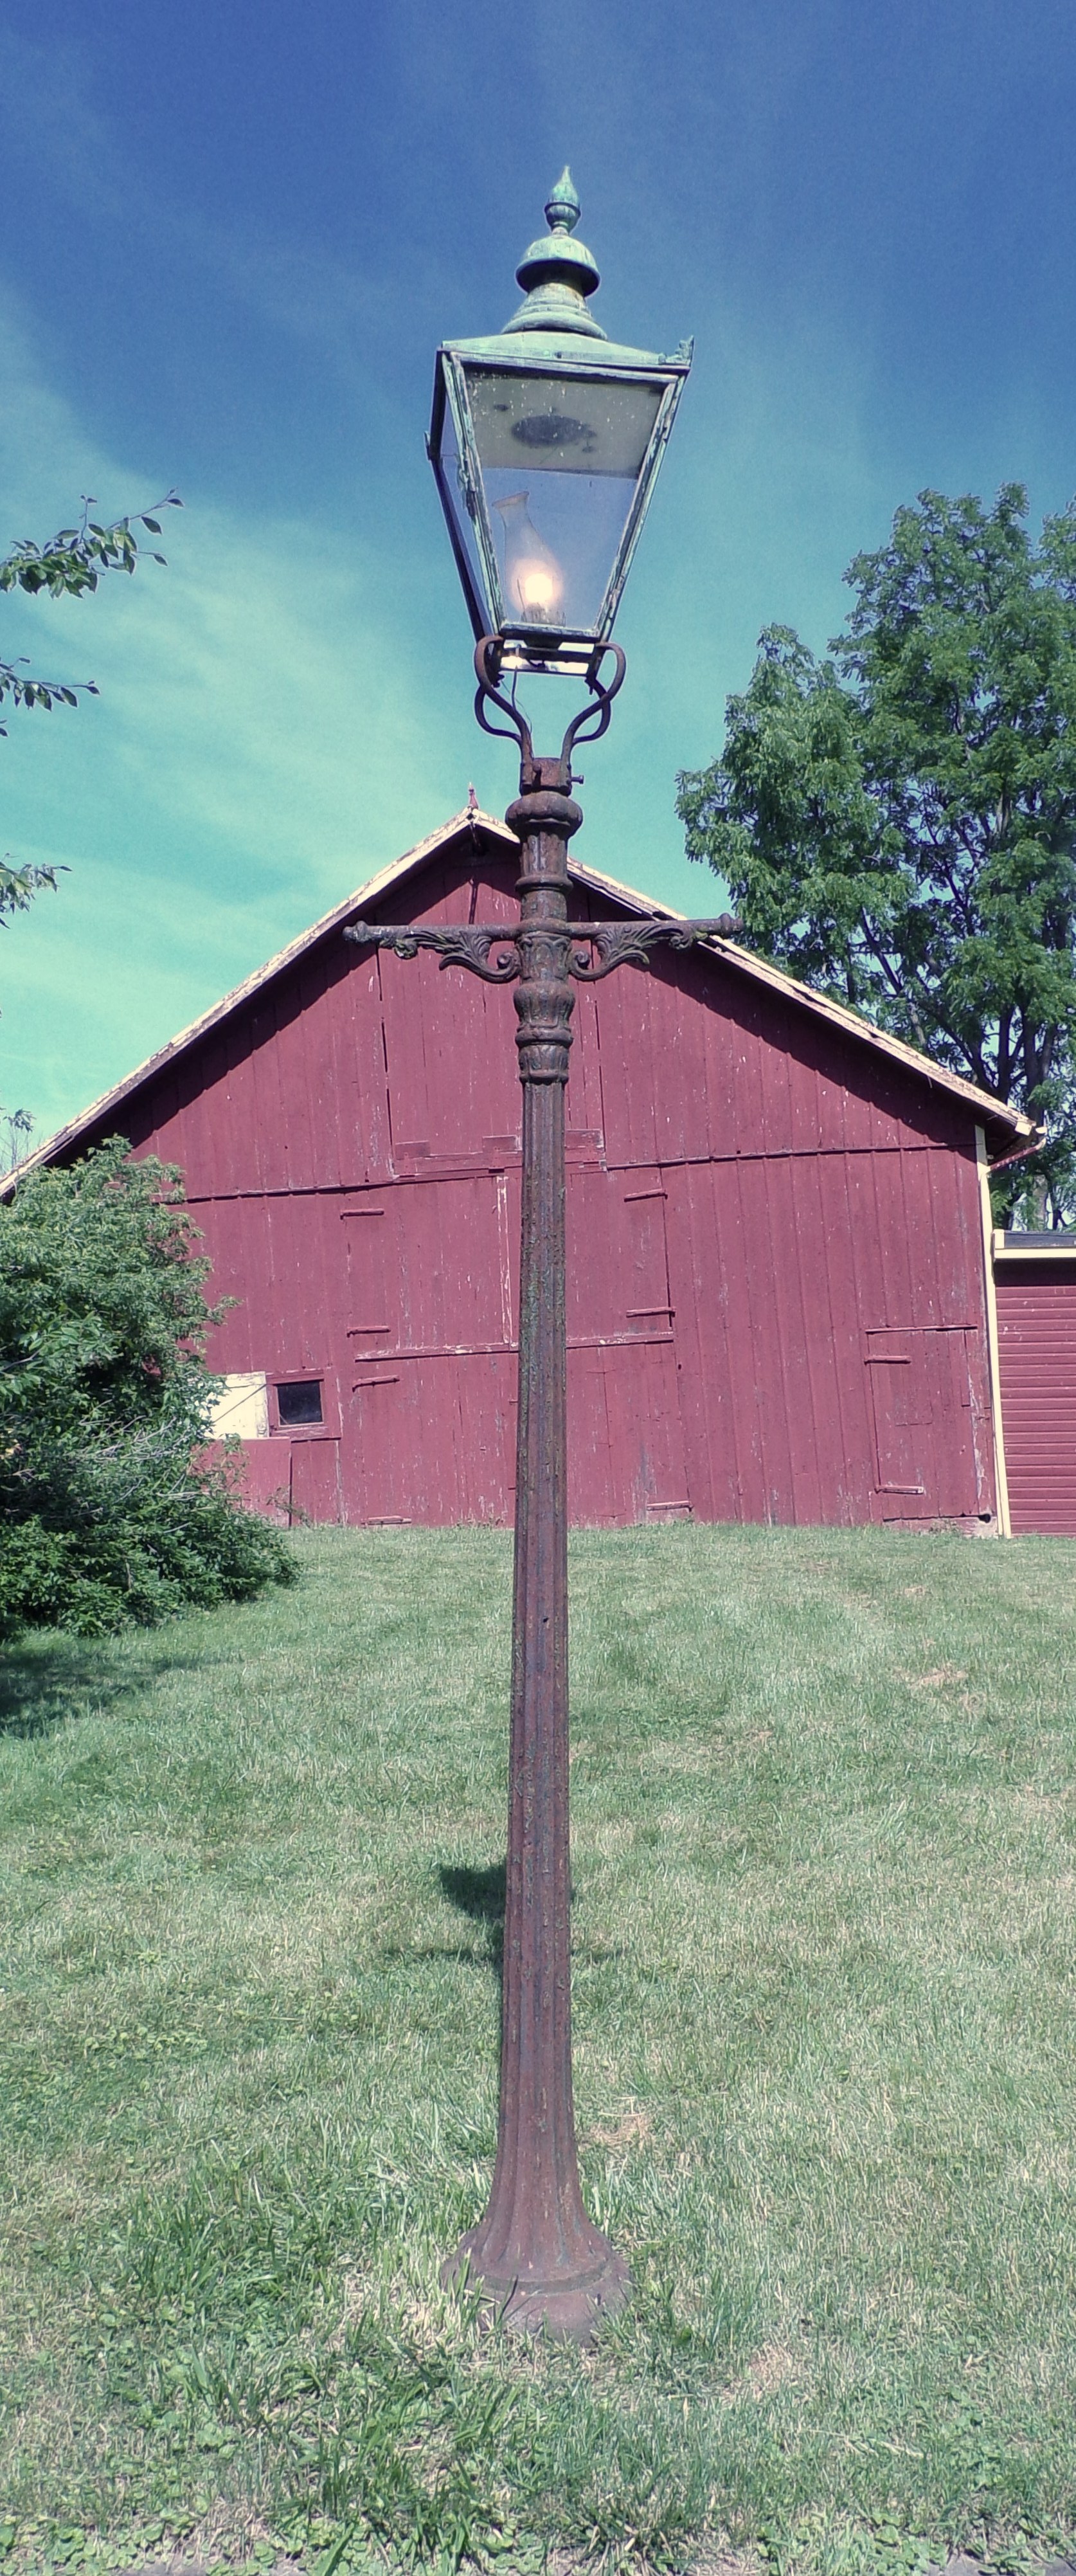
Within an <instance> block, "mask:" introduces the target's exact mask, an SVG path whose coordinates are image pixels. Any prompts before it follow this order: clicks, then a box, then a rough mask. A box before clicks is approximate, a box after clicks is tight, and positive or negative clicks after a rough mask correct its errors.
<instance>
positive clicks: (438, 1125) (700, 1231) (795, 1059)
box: [125, 842, 994, 1523]
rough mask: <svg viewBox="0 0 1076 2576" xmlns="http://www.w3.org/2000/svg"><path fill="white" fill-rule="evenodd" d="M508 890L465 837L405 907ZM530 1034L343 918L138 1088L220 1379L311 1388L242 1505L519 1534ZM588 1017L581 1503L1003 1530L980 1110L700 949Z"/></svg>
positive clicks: (261, 1461) (574, 1501) (580, 1229)
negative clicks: (202, 1300)
mask: <svg viewBox="0 0 1076 2576" xmlns="http://www.w3.org/2000/svg"><path fill="white" fill-rule="evenodd" d="M514 875H515V867H514V862H513V860H512V859H511V857H510V856H508V855H505V856H503V857H502V856H500V855H486V856H480V855H479V854H478V853H475V852H473V851H472V850H471V848H470V846H469V843H468V842H464V844H463V846H462V847H461V848H460V849H458V851H457V853H456V856H455V857H454V858H453V856H452V855H451V854H449V856H448V858H447V859H446V858H444V857H439V858H438V859H436V860H435V861H433V862H432V863H431V864H430V866H429V867H428V868H427V869H426V870H425V872H424V873H423V874H422V875H421V876H418V877H416V878H414V879H413V880H412V881H411V883H410V884H409V886H408V889H407V898H408V899H407V907H406V908H407V912H408V914H409V915H410V916H411V917H412V918H414V919H416V920H432V921H439V920H461V919H462V920H467V919H468V918H470V919H475V918H478V919H493V920H496V919H499V918H502V917H503V918H504V919H506V920H507V919H511V918H512V917H513V914H514V909H515V905H514V894H513V886H514ZM398 900H399V898H398V897H397V898H396V902H398ZM387 902H388V909H389V911H390V912H395V909H396V902H394V901H393V899H392V898H391V897H389V898H388V899H387ZM593 908H594V909H598V908H599V901H598V898H596V897H595V899H594V905H593ZM600 908H602V909H608V910H614V909H615V906H614V905H613V903H612V901H611V900H610V901H609V903H608V904H606V903H605V902H604V899H603V900H602V903H601V906H600ZM590 909H591V904H590V903H589V902H588V901H586V899H585V898H584V897H583V895H582V893H581V894H580V910H581V911H589V910H590ZM515 1025H516V1022H515V1013H514V1011H513V1009H512V1002H511V995H510V993H509V992H505V991H503V990H500V989H498V988H495V987H490V986H486V985H483V984H481V983H479V982H478V981H476V980H475V979H474V978H472V977H470V976H467V975H464V974H460V973H459V972H453V971H451V970H450V971H449V972H448V973H445V974H442V973H441V972H440V971H439V969H438V965H437V962H436V960H435V959H434V958H431V957H429V956H428V955H420V956H419V957H418V958H417V959H415V960H414V961H408V962H404V961H402V960H400V959H398V958H396V957H394V956H392V955H386V956H380V957H379V956H374V957H371V956H370V954H369V953H368V952H367V953H365V954H364V953H363V952H361V951H356V950H355V949H354V948H350V947H348V945H347V944H346V943H345V941H344V940H343V938H342V937H341V936H340V934H339V932H336V933H334V934H333V936H332V938H331V940H329V941H327V942H326V943H325V944H324V946H322V947H321V948H319V949H317V950H315V951H312V952H310V953H308V955H307V956H306V957H305V958H304V959H303V960H302V961H301V962H300V963H299V964H297V965H296V966H295V967H293V968H291V969H289V970H288V971H286V972H285V973H283V974H282V975H281V976H280V977H279V979H278V980H277V981H276V982H275V983H274V984H272V985H270V986H266V987H263V988H262V989H261V990H260V992H259V993H258V994H257V995H256V996H254V997H253V998H252V1000H251V1001H250V1002H249V1003H248V1004H247V1005H245V1006H242V1007H241V1008H239V1009H238V1010H237V1011H236V1012H235V1014H234V1016H233V1018H232V1019H231V1020H230V1021H229V1022H227V1023H225V1024H223V1025H221V1026H219V1027H218V1028H216V1029H215V1030H213V1031H212V1032H210V1033H208V1034H207V1036H206V1038H205V1040H204V1041H203V1042H202V1043H201V1044H200V1045H199V1046H198V1047H197V1048H196V1049H194V1050H192V1052H191V1054H190V1055H189V1056H188V1057H187V1058H185V1059H183V1060H181V1061H180V1063H179V1064H177V1065H176V1066H174V1067H171V1068H169V1069H168V1071H167V1072H166V1073H164V1074H162V1075H161V1076H160V1077H159V1078H158V1079H157V1080H156V1081H155V1082H150V1083H147V1085H146V1086H145V1088H144V1090H143V1091H142V1092H141V1093H139V1094H138V1095H137V1096H135V1097H133V1098H132V1099H131V1100H130V1101H129V1102H128V1103H127V1104H126V1109H125V1117H126V1121H127V1132H129V1133H130V1134H131V1140H132V1143H133V1144H134V1145H135V1147H136V1149H141V1150H152V1151H156V1152H158V1153H160V1154H162V1155H163V1156H165V1158H166V1159H168V1160H170V1161H175V1162H178V1163H179V1164H180V1165H181V1166H182V1167H183V1169H184V1171H185V1173H186V1175H187V1185H188V1194H189V1197H190V1199H191V1203H192V1206H193V1208H194V1211H195V1214H196V1217H197V1219H198V1222H199V1223H200V1224H201V1226H202V1227H203V1229H204V1233H205V1237H206V1248H207V1250H209V1252H210V1253H211V1254H212V1257H213V1262H214V1279H213V1286H214V1291H215V1293H217V1294H218V1295H222V1296H233V1297H235V1298H237V1299H238V1300H239V1303H238V1304H237V1305H236V1306H235V1307H234V1308H233V1309H232V1311H231V1312H230V1313H229V1314H228V1315H227V1316H226V1318H225V1320H224V1322H223V1323H222V1324H221V1326H220V1327H219V1329H218V1332H217V1334H216V1335H215V1338H214V1348H213V1358H214V1361H215V1364H216V1365H217V1366H218V1367H219V1368H221V1369H222V1370H237V1371H239V1370H266V1371H267V1372H269V1375H270V1380H271V1381H272V1378H273V1377H274V1376H276V1377H280V1376H295V1377H308V1376H312V1375H317V1376H319V1377H320V1378H321V1379H322V1383H323V1404H324V1415H325V1419H324V1424H323V1426H322V1428H321V1429H320V1430H319V1431H318V1432H316V1433H315V1434H314V1435H313V1436H310V1435H307V1434H306V1433H303V1434H298V1433H296V1434H294V1435H286V1434H283V1433H281V1432H279V1431H277V1432H275V1433H274V1434H272V1435H271V1436H270V1438H269V1439H268V1440H265V1441H260V1442H257V1443H254V1444H251V1475H252V1491H256V1493H257V1495H258V1496H259V1498H261V1499H263V1500H264V1499H265V1498H266V1497H268V1496H277V1497H279V1496H280V1495H281V1494H283V1495H284V1497H285V1500H286V1499H287V1497H288V1496H289V1495H290V1500H291V1507H292V1509H293V1511H295V1512H297V1513H298V1512H304V1513H306V1514H307V1515H308V1516H309V1517H310V1518H311V1519H321V1518H336V1517H342V1518H344V1519H346V1520H348V1521H352V1522H364V1521H375V1520H399V1521H416V1522H431V1523H436V1522H451V1521H455V1520H461V1519H475V1520H493V1521H506V1520H509V1519H510V1518H511V1514H512V1508H513V1476H514V1445H515V1357H514V1352H515V1338H514V1337H515V1314H516V1281H517V1270H518V1236H519V1135H520V1092H519V1084H518V1080H517V1076H516V1048H515V1044H514V1036H515ZM574 1033H575V1043H574V1045H573V1049H572V1057H571V1079H570V1082H569V1085H568V1094H567V1126H568V1165H569V1173H568V1234H569V1254H568V1336H569V1436H570V1459H569V1504H570V1509H571V1513H572V1516H573V1518H574V1519H575V1520H576V1521H597V1522H602V1521H605V1522H618V1523H619V1522H630V1521H643V1520H648V1519H651V1520H657V1521H660V1520H664V1519H669V1518H676V1517H678V1516H681V1515H684V1514H687V1513H694V1515H695V1516H696V1517H697V1518H699V1519H704V1520H711V1519H718V1520H723V1519H729V1520H764V1521H781V1522H796V1521H799V1522H818V1521H829V1522H862V1521H870V1520H887V1519H892V1520H917V1519H918V1520H922V1519H933V1518H936V1517H942V1516H944V1517H947V1518H952V1519H956V1520H961V1521H965V1522H974V1521H977V1520H981V1519H983V1518H986V1517H988V1516H989V1515H990V1513H991V1512H992V1510H993V1499H994V1497H993V1479H992V1452H991V1441H990V1434H989V1421H990V1414H989V1388H988V1377H987V1360H986V1335H985V1311H984V1306H985V1300H984V1279H983V1257H982V1238H981V1230H980V1225H981V1220H980V1209H979V1196H978V1178H977V1170H976V1163H975V1142H974V1126H973V1112H972V1111H971V1110H970V1109H968V1110H966V1111H965V1110H964V1108H963V1106H962V1104H960V1103H959V1102H955V1101H954V1100H952V1099H951V1098H948V1097H946V1096H945V1095H942V1094H938V1093H935V1092H932V1091H931V1090H930V1089H929V1088H928V1086H926V1085H925V1084H924V1083H922V1082H921V1081H919V1080H918V1079H917V1078H916V1077H915V1076H914V1075H912V1074H910V1073H906V1072H905V1071H904V1069H903V1068H902V1067H900V1066H899V1065H895V1064H893V1063H891V1062H889V1061H888V1060H886V1059H885V1058H884V1057H881V1056H877V1057H875V1056H874V1055H872V1054H871V1053H870V1052H869V1051H868V1050H866V1049H864V1048H862V1047H859V1046H857V1045H856V1044H855V1042H854V1041H853V1040H852V1039H850V1038H847V1037H845V1036H844V1035H843V1034H842V1033H841V1032H839V1031H836V1030H831V1029H828V1028H827V1027H826V1026H825V1025H823V1024H821V1023H818V1022H815V1021H813V1020H811V1019H810V1018H809V1017H808V1015H807V1014H806V1013H801V1012H799V1011H797V1010H795V1009H794V1008H791V1007H790V1006H789V1005H788V1003H787V1002H784V1001H782V999H781V997H780V996H778V995H776V994H774V995H771V994H769V993H768V992H766V991H764V990H759V989H758V988H757V987H755V986H752V985H749V984H748V983H747V981H746V979H745V978H744V977H743V976H742V975H738V974H737V973H736V971H735V969H734V968H733V967H732V966H730V965H728V964H727V963H724V962H722V961H720V960H718V959H714V958H700V957H693V956H686V957H684V958H676V959H673V958H662V959H661V960H660V961H659V963H658V965H657V968H656V970H655V971H654V972H652V973H646V972H641V971H639V970H637V969H634V968H630V967H629V968H626V969H624V970H622V971H621V972H620V973H619V974H617V975H615V976H612V977H610V978H609V979H608V981H607V982H605V983H602V984H600V985H599V986H597V987H595V988H592V989H586V988H581V989H580V991H579V996H578V1002H577V1008H576V1012H575V1019H574ZM272 1418H274V1419H275V1416H273V1417H272ZM281 1462H283V1463H281Z"/></svg>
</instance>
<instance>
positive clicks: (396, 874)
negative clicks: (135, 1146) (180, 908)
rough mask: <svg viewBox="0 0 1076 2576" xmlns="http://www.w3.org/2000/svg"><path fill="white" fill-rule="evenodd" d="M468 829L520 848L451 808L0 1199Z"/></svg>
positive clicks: (61, 1134)
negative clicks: (443, 819)
mask: <svg viewBox="0 0 1076 2576" xmlns="http://www.w3.org/2000/svg"><path fill="white" fill-rule="evenodd" d="M464 832H468V833H474V832H481V833H483V834H484V835H485V836H486V837H487V838H488V839H490V840H496V841H503V842H505V843H506V844H507V846H508V848H509V849H511V850H518V848H519V843H518V841H517V839H516V836H515V833H514V832H510V831H509V830H508V829H507V826H506V825H505V824H504V823H501V822H499V821H498V819H497V817H496V815H495V814H484V813H483V812H482V809H481V807H480V806H477V805H466V806H464V808H463V811H462V813H460V814H453V815H452V817H451V820H450V821H449V822H447V823H441V824H439V826H438V829H437V830H436V832H430V833H428V834H427V836H426V839H425V840H424V841H417V842H416V843H415V846H414V848H413V849H411V850H405V851H404V854H403V857H402V858H399V859H393V860H392V861H391V862H390V864H389V866H388V867H385V868H380V869H379V870H378V873H377V875H376V876H374V877H367V879H366V881H365V883H364V884H363V885H361V886H358V887H357V888H356V890H355V892H354V894H349V895H345V897H344V900H343V902H342V903H336V904H334V905H333V907H332V910H331V912H323V913H322V915H321V918H320V920H318V921H315V922H312V924H311V926H310V928H309V930H303V931H300V933H299V936H298V938H297V939H292V940H289V942H288V945H287V947H286V948H280V949H278V950H277V953H276V955H275V957H270V958H268V959H267V961H266V963H265V965H264V966H257V967H255V969H254V972H253V974H251V975H247V976H245V977H244V980H243V982H242V983H241V984H236V985H234V986H233V989H232V991H231V992H230V993H225V995H224V997H223V1000H222V1001H219V1002H214V1004H213V1007H212V1010H209V1011H203V1012H202V1015H201V1017H200V1019H197V1020H192V1021H191V1023H190V1026H189V1028H185V1029H180V1031H179V1033H178V1035H177V1036H176V1037H174V1038H169V1040H168V1042H167V1045H165V1046H163V1047H158V1048H157V1049H156V1052H155V1053H154V1054H153V1055H149V1056H147V1057H146V1058H145V1061H144V1063H142V1064H138V1065H136V1066H135V1068H134V1072H133V1073H128V1074H125V1075H124V1078H123V1081H122V1082H117V1083H114V1084H113V1086H112V1088H111V1090H110V1091H103V1092H102V1093H101V1095H100V1098H99V1099H97V1100H91V1102H90V1105H89V1108H88V1109H80V1111H79V1114H78V1117H77V1118H69V1119H68V1120H67V1121H66V1123H65V1125H64V1126H62V1127H58V1128H57V1129H56V1132H55V1134H54V1135H52V1136H49V1137H47V1138H46V1140H45V1143H44V1144H43V1145H36V1146H35V1147H34V1151H33V1153H32V1154H27V1155H25V1156H24V1158H23V1160H22V1162H21V1163H16V1165H15V1168H14V1170H13V1171H11V1172H9V1173H8V1174H7V1176H6V1178H5V1179H4V1180H3V1181H0V1200H3V1199H6V1198H9V1197H10V1195H11V1192H12V1190H13V1189H14V1188H15V1187H16V1184H17V1183H18V1182H19V1181H23V1180H25V1179H26V1176H27V1174H28V1173H29V1172H35V1171H37V1170H38V1169H39V1168H40V1166H41V1165H42V1164H45V1163H51V1162H54V1161H55V1159H56V1156H57V1155H58V1154H62V1153H63V1152H64V1150H65V1148H66V1147H67V1146H68V1145H77V1143H78V1141H79V1138H80V1137H81V1136H84V1135H85V1134H86V1133H87V1131H88V1130H89V1129H90V1128H92V1127H96V1126H98V1125H99V1124H100V1122H101V1120H102V1119H103V1118H106V1117H108V1116H109V1115H110V1114H111V1112H112V1110H113V1109H119V1108H120V1107H121V1106H122V1104H123V1102H124V1101H125V1100H129V1099H130V1096H131V1093H132V1092H133V1091H137V1090H138V1089H139V1088H140V1086H141V1084H142V1083H144V1082H149V1081H151V1080H152V1079H153V1077H154V1075H156V1074H158V1073H163V1071H164V1070H165V1067H166V1066H168V1065H171V1064H174V1063H175V1062H176V1059H177V1057H178V1056H181V1055H185V1054H186V1053H187V1050H188V1048H190V1047H192V1046H197V1044H198V1041H199V1039H200V1038H204V1037H208V1035H209V1033H210V1030H211V1029H215V1028H218V1027H219V1025H220V1022H221V1021H222V1020H226V1019H227V1018H228V1017H229V1015H230V1013H231V1012H232V1011H235V1010H238V1009H239V1007H240V1005H241V1004H242V1003H243V1002H249V1001H250V1000H251V999H252V997H253V995H254V994H255V993H258V992H260V991H261V990H262V988H263V986H265V985H266V984H271V983H272V982H273V980H274V978H275V977H276V976H277V975H283V974H286V972H287V970H288V968H289V967H290V966H294V965H296V964H297V963H298V960H299V959H300V958H301V957H304V956H305V955H306V954H307V952H308V951H309V950H310V949H311V948H316V947H317V944H318V941H319V940H320V939H324V938H326V937H327V936H328V935H329V933H330V932H332V931H333V930H337V929H340V928H341V927H342V926H343V924H344V923H345V922H346V921H348V920H349V919H350V918H351V916H352V915H353V914H358V915H361V914H362V913H363V912H365V911H366V910H367V909H368V907H369V906H370V905H371V904H374V903H376V902H377V901H378V900H379V899H380V897H381V896H382V895H384V894H388V893H389V892H390V891H391V889H392V888H393V887H394V886H398V885H401V884H403V882H404V881H405V879H406V878H407V877H409V876H413V875H414V873H415V871H416V869H418V868H422V867H425V866H426V865H427V864H428V862H429V860H430V859H432V858H435V857H436V855H437V852H438V851H439V850H442V849H447V848H448V847H449V846H450V844H451V843H452V842H453V841H456V840H459V839H460V838H461V837H462V835H463V833H464Z"/></svg>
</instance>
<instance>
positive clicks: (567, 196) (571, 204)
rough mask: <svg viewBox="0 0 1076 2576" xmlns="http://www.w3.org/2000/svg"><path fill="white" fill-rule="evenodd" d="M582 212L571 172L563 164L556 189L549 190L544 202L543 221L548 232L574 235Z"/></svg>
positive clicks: (566, 165)
mask: <svg viewBox="0 0 1076 2576" xmlns="http://www.w3.org/2000/svg"><path fill="white" fill-rule="evenodd" d="M582 211H583V209H582V207H581V205H580V203H579V199H578V197H577V195H576V192H575V188H574V187H573V184H572V174H571V171H570V170H569V168H568V164H567V162H565V164H564V168H563V170H562V171H561V174H560V177H559V179H558V181H557V184H556V187H555V188H551V189H550V191H549V196H548V198H547V200H546V206H545V219H546V222H547V224H548V226H549V229H550V232H558V233H574V231H575V227H576V225H577V223H578V221H579V218H580V215H581V214H582Z"/></svg>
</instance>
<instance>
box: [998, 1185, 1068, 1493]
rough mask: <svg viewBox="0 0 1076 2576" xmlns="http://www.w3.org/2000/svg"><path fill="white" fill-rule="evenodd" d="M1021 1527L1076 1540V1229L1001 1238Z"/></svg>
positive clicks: (1003, 1365) (1008, 1409) (1008, 1412)
mask: <svg viewBox="0 0 1076 2576" xmlns="http://www.w3.org/2000/svg"><path fill="white" fill-rule="evenodd" d="M994 1278H995V1293H996V1297H997V1315H998V1358H999V1364H1000V1374H1001V1404H1002V1415H1003V1419H1004V1424H1005V1456H1006V1461H1007V1466H1008V1487H1009V1508H1010V1511H1011V1515H1012V1526H1013V1529H1014V1530H1018V1531H1019V1530H1044V1531H1049V1532H1053V1533H1055V1534H1060V1535H1062V1536H1064V1537H1066V1538H1076V1234H998V1235H996V1236H995V1238H994Z"/></svg>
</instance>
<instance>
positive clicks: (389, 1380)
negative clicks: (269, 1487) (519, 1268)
mask: <svg viewBox="0 0 1076 2576" xmlns="http://www.w3.org/2000/svg"><path fill="white" fill-rule="evenodd" d="M341 1229H342V1233H343V1236H344V1251H345V1259H346V1266H347V1278H348V1286H347V1313H348V1323H347V1362H346V1369H345V1377H344V1384H345V1388H346V1390H347V1391H346V1394H345V1412H346V1419H347V1428H346V1431H345V1435H344V1441H343V1448H342V1457H341V1471H342V1477H343V1484H344V1498H345V1512H346V1517H347V1519H348V1520H350V1521H356V1522H361V1521H400V1522H409V1521H415V1522H418V1523H424V1524H426V1525H428V1526H437V1525H440V1524H444V1523H446V1522H453V1521H469V1520H482V1521H504V1520H508V1519H510V1518H511V1511H512V1463H511V1462H512V1459H513V1457H514V1450H515V1415H514V1394H515V1357H514V1350H513V1341H512V1297H511V1276H510V1253H509V1240H508V1216H507V1189H506V1185H505V1180H504V1175H503V1174H501V1173H497V1172H480V1173H468V1174H459V1175H457V1176H455V1177H453V1178H451V1179H449V1178H444V1179H433V1180H428V1181H425V1180H423V1181H419V1180H415V1181H395V1182H394V1183H393V1184H392V1186H391V1187H390V1188H388V1189H383V1190H369V1191H363V1192H361V1193H359V1194H357V1196H356V1197H355V1198H354V1199H352V1200H349V1201H348V1202H347V1204H346V1205H345V1207H344V1208H343V1209H342V1211H341Z"/></svg>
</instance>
